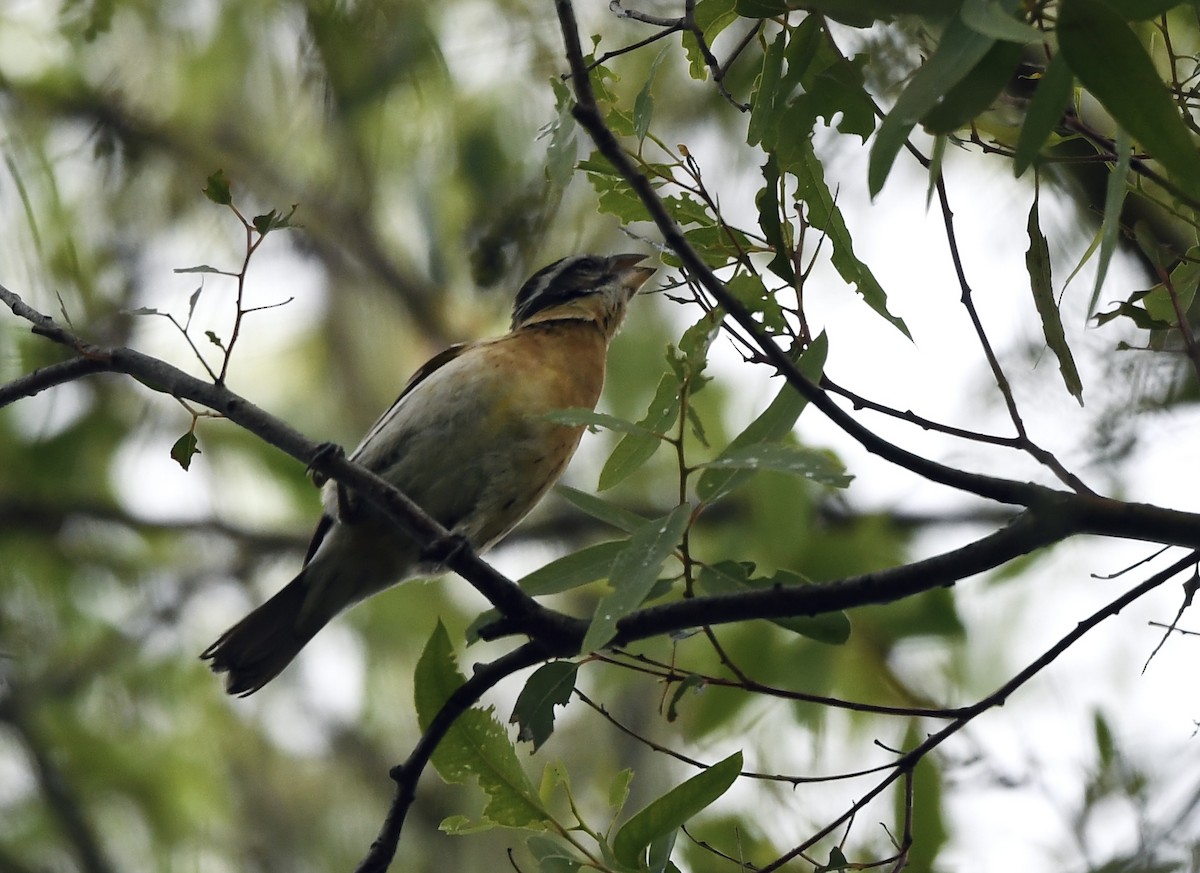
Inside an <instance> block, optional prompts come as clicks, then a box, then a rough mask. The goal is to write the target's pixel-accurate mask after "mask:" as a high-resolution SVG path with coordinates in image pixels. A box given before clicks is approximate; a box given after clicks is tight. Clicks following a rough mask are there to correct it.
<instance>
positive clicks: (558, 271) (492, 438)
mask: <svg viewBox="0 0 1200 873" xmlns="http://www.w3.org/2000/svg"><path fill="white" fill-rule="evenodd" d="M643 260H645V256H644V255H638V254H624V255H612V256H611V257H600V256H596V255H582V256H578V257H571V258H563V259H562V260H560V261H556V262H555V263H553V264H551V265H550V266H548V267H545V268H543V269H542V270H540V271H538V272H537V273H535V274H534V275H533V277H531V278H530V279H529V280H528V281H527V282H526V283H525V284H524V285H523V286H522V287H521V290H520V291H518V292H517V297H516V300H515V301H514V303H513V314H512V327H511V330H510V331H509V332H508V333H507V334H505V335H504V336H502V337H497V338H494V339H486V340H479V341H477V342H470V343H463V344H461V345H456V346H451V347H450V348H448V349H446V350H445V351H444V352H442V353H441V354H439V355H436V356H434V357H433V358H432V359H431V360H430V361H428V362H427V363H426V364H425V365H424V366H422V367H421V368H420V369H419V370H417V372H416V373H415V374H414V375H413V377H412V378H411V379H410V380H409V381H408V384H407V385H405V386H404V390H403V391H401V392H400V396H399V397H398V398H397V400H396V402H395V403H393V404H392V406H391V408H390V409H388V411H387V412H385V413H384V414H383V416H382V417H381V418H380V419H379V421H377V422H375V425H374V426H373V427H372V428H371V429H370V430H369V431H368V432H367V435H366V436H365V437H364V438H363V441H362V443H361V444H359V446H358V448H357V449H355V450H354V453H353V454H352V455H351V456H350V459H351V460H352V461H356V462H358V463H360V464H362V465H363V466H364V467H366V468H367V469H369V470H372V471H374V472H375V473H378V474H379V475H380V476H382V477H383V478H384V479H386V480H387V481H389V482H391V483H392V484H393V485H395V486H396V487H397V488H399V489H400V490H401V491H403V492H404V493H405V494H406V495H408V496H409V497H410V498H412V499H413V500H414V501H416V503H417V504H418V505H419V506H421V507H422V508H423V509H424V510H425V511H426V512H427V513H429V514H430V515H431V516H433V517H434V518H435V519H437V520H438V521H439V522H441V524H442V525H443V526H444V527H446V528H447V529H448V530H450V531H451V532H453V533H454V534H456V535H458V536H461V537H463V538H465V539H466V541H467V542H469V543H470V544H471V546H472V547H474V548H475V549H477V550H479V551H482V550H484V549H486V548H488V547H489V546H491V545H492V544H494V543H495V542H496V541H497V540H499V539H500V538H501V537H502V536H504V535H505V534H506V533H508V532H509V531H510V530H511V529H512V528H513V526H514V525H516V523H517V522H518V521H520V520H521V519H522V518H524V516H525V514H526V513H528V512H529V510H531V509H532V508H533V507H534V505H535V504H537V502H538V501H539V500H540V499H541V498H542V495H544V494H545V493H546V491H547V490H548V489H549V488H550V486H551V485H553V484H554V482H555V480H557V479H558V477H559V475H560V474H561V473H562V471H563V470H564V469H565V468H566V466H567V462H568V461H570V460H571V456H572V455H573V454H574V453H575V449H576V447H577V446H578V445H579V440H580V437H581V436H582V435H583V428H582V427H574V426H567V425H561V424H555V423H553V422H551V421H548V420H547V419H546V417H545V413H547V412H550V411H551V410H554V409H564V408H570V407H584V408H587V409H593V408H594V407H595V405H596V401H597V400H599V399H600V389H601V388H602V387H603V385H604V365H605V358H606V356H607V352H608V344H609V341H610V340H611V339H612V338H613V335H614V334H615V333H616V331H617V328H618V327H619V326H620V324H621V321H622V320H623V319H624V317H625V308H626V305H627V304H628V303H629V301H630V299H631V298H632V297H633V295H634V294H635V293H637V290H638V289H639V288H640V287H641V286H642V284H643V283H644V282H645V281H646V280H647V279H648V278H650V276H651V275H652V274H653V273H654V269H653V268H651V267H643V266H639V264H640V263H641V262H642V261H643ZM322 497H323V503H324V509H325V511H324V513H323V514H322V516H321V520H320V521H319V522H318V523H317V529H316V531H315V533H314V534H313V538H312V542H311V544H310V545H309V547H308V554H307V555H306V556H305V558H304V567H303V569H302V570H301V571H300V574H299V575H298V576H296V578H295V579H293V580H292V581H291V582H290V583H289V584H288V585H287V586H286V587H284V588H283V590H281V591H280V592H279V593H278V594H276V595H275V596H274V597H272V598H271V599H270V600H268V601H267V602H266V603H264V604H263V605H262V606H260V607H258V608H257V609H255V610H254V611H253V612H251V613H250V614H249V615H247V616H246V617H245V618H244V619H242V620H241V621H240V622H238V623H237V624H236V625H234V626H233V627H232V628H230V629H229V630H227V631H226V632H225V633H224V634H222V635H221V637H220V639H218V640H217V641H216V642H215V643H213V644H212V645H211V646H209V647H208V648H207V649H206V650H205V651H204V653H203V654H202V655H201V657H202V658H204V659H205V660H208V661H211V662H212V663H211V667H212V669H213V670H214V671H215V672H217V673H228V674H229V675H228V677H227V681H226V690H227V691H228V692H229V693H230V694H240V695H243V696H245V695H247V694H252V693H254V692H255V691H257V690H258V689H260V688H262V687H263V686H264V685H265V684H267V683H268V682H270V681H271V680H272V679H273V678H275V677H276V676H277V675H279V673H280V671H281V670H283V668H284V667H286V666H287V665H288V664H289V663H290V662H291V660H292V659H293V658H294V657H295V656H296V654H297V653H298V652H299V651H300V649H301V648H303V647H304V645H305V644H306V643H307V642H308V641H309V640H310V639H312V637H313V635H314V634H316V633H317V631H319V630H320V629H321V628H322V627H324V626H325V624H326V623H327V622H329V621H330V620H331V619H332V618H333V617H334V616H335V615H337V614H338V613H340V612H341V611H342V610H344V609H346V608H347V607H349V606H350V605H352V604H354V603H357V602H358V601H360V600H363V599H365V598H367V597H370V596H371V595H372V594H376V593H378V592H380V591H382V590H384V589H385V588H389V587H391V586H392V585H395V584H396V583H398V582H402V581H404V580H405V579H411V578H414V577H418V576H429V575H434V574H436V573H437V572H438V570H439V568H438V567H437V566H435V565H431V564H429V563H427V562H423V561H422V551H423V550H422V547H421V545H420V544H419V543H418V542H416V541H415V540H414V539H412V538H411V537H409V536H407V535H406V534H405V533H404V532H402V531H401V530H400V529H399V528H398V527H396V526H395V524H394V523H393V522H391V521H390V520H388V519H387V518H386V517H385V516H383V515H382V514H381V513H379V512H378V511H377V510H375V509H374V508H373V507H371V506H369V505H367V504H366V503H365V502H364V501H357V500H355V499H354V496H353V495H348V494H346V493H345V492H344V491H342V492H339V490H338V487H337V484H336V483H335V482H327V483H325V485H324V490H323V495H322Z"/></svg>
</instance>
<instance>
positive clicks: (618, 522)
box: [554, 484, 648, 533]
mask: <svg viewBox="0 0 1200 873" xmlns="http://www.w3.org/2000/svg"><path fill="white" fill-rule="evenodd" d="M554 491H555V493H557V494H559V495H561V496H562V497H563V498H565V499H566V500H567V501H568V502H570V503H571V504H573V505H574V506H575V507H576V508H577V509H580V510H582V511H584V512H586V513H587V514H588V515H590V516H591V517H592V518H595V519H598V520H600V521H602V522H604V523H605V524H609V525H612V526H613V527H615V528H617V530H623V531H625V532H626V533H633V532H634V531H635V530H638V529H639V528H641V527H642V525H644V524H647V523H648V519H645V518H643V517H642V516H640V515H638V514H637V513H636V512H630V511H629V510H628V509H622V508H621V507H619V506H615V505H613V504H611V503H609V502H608V501H607V500H604V499H602V498H600V497H597V496H596V495H594V494H589V493H587V492H586V491H580V490H579V489H577V488H572V487H571V486H570V485H562V484H559V485H555V486H554Z"/></svg>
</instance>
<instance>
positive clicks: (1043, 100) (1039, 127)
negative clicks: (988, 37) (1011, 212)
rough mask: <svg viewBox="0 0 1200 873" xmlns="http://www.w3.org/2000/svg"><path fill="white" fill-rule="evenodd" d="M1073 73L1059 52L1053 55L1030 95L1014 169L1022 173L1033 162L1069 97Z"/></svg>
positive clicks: (1018, 138)
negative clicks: (1031, 96) (1030, 98)
mask: <svg viewBox="0 0 1200 873" xmlns="http://www.w3.org/2000/svg"><path fill="white" fill-rule="evenodd" d="M1074 85H1075V76H1074V74H1072V72H1071V68H1070V67H1069V66H1067V61H1066V59H1065V58H1064V57H1063V56H1062V54H1061V53H1060V54H1057V55H1055V56H1054V58H1053V60H1051V61H1050V65H1049V66H1048V67H1046V71H1045V72H1044V73H1043V74H1042V78H1041V79H1040V80H1039V81H1038V84H1037V89H1036V90H1035V91H1034V92H1033V99H1032V100H1030V101H1029V108H1028V109H1027V110H1026V111H1025V121H1024V123H1023V124H1022V125H1021V133H1020V134H1019V135H1018V137H1017V152H1016V154H1015V155H1014V156H1013V173H1014V174H1015V175H1017V176H1020V175H1021V174H1023V173H1024V172H1025V171H1026V170H1027V169H1029V167H1030V165H1032V164H1033V162H1034V160H1035V159H1036V158H1037V156H1038V153H1039V152H1040V151H1041V149H1042V146H1043V145H1044V144H1045V143H1046V140H1047V139H1049V138H1050V134H1052V133H1053V132H1054V128H1055V127H1057V126H1058V123H1059V122H1060V121H1061V120H1062V117H1063V113H1064V112H1065V111H1066V109H1067V105H1068V103H1069V101H1070V99H1071V91H1072V90H1073V88H1074Z"/></svg>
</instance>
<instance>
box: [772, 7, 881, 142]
mask: <svg viewBox="0 0 1200 873" xmlns="http://www.w3.org/2000/svg"><path fill="white" fill-rule="evenodd" d="M784 59H785V61H786V62H787V72H786V73H785V74H784V78H783V84H782V95H781V99H784V98H786V100H787V107H786V109H785V110H784V113H783V116H782V118H781V120H780V130H781V131H783V132H785V133H786V135H787V136H788V137H792V138H796V137H803V136H805V135H806V134H808V133H811V132H812V131H813V129H814V127H815V126H816V121H817V119H818V118H821V119H824V121H825V124H826V125H827V126H828V125H833V124H834V123H835V121H836V125H837V129H838V131H840V132H841V133H846V134H853V135H857V136H859V137H860V138H861V139H862V141H863V142H864V143H865V142H866V141H867V137H869V136H870V135H871V133H872V132H873V131H874V130H875V103H874V101H873V100H872V99H871V96H870V95H869V94H868V93H867V89H866V78H865V75H864V72H863V70H864V68H865V67H866V65H867V62H868V59H869V58H868V55H867V53H865V52H860V53H859V54H857V55H855V56H854V57H851V58H847V57H845V56H844V55H842V54H841V52H840V51H839V49H838V47H837V44H836V43H835V42H834V41H833V40H831V39H830V38H829V35H828V33H827V32H826V29H825V22H824V19H822V18H821V17H820V16H817V15H810V16H809V17H808V18H806V19H804V21H802V22H801V23H800V26H799V27H797V28H796V29H795V30H794V31H792V36H791V39H790V40H789V42H788V46H787V51H786V52H785V54H784Z"/></svg>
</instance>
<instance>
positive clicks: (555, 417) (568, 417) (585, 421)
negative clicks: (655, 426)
mask: <svg viewBox="0 0 1200 873" xmlns="http://www.w3.org/2000/svg"><path fill="white" fill-rule="evenodd" d="M542 418H543V419H544V420H545V421H552V422H554V423H555V424H566V425H570V426H572V427H577V426H579V425H585V426H587V427H603V428H605V429H607V430H615V431H617V432H618V433H630V434H635V435H637V436H648V437H655V436H656V435H655V433H654V431H652V430H647V429H646V428H644V427H642V426H641V425H640V424H634V423H633V422H632V421H626V420H625V419H623V418H618V417H617V416H615V415H608V414H607V413H604V412H593V411H592V410H590V409H583V408H582V407H571V408H570V409H553V410H551V411H550V412H547V413H545V414H544V415H543V416H542Z"/></svg>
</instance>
